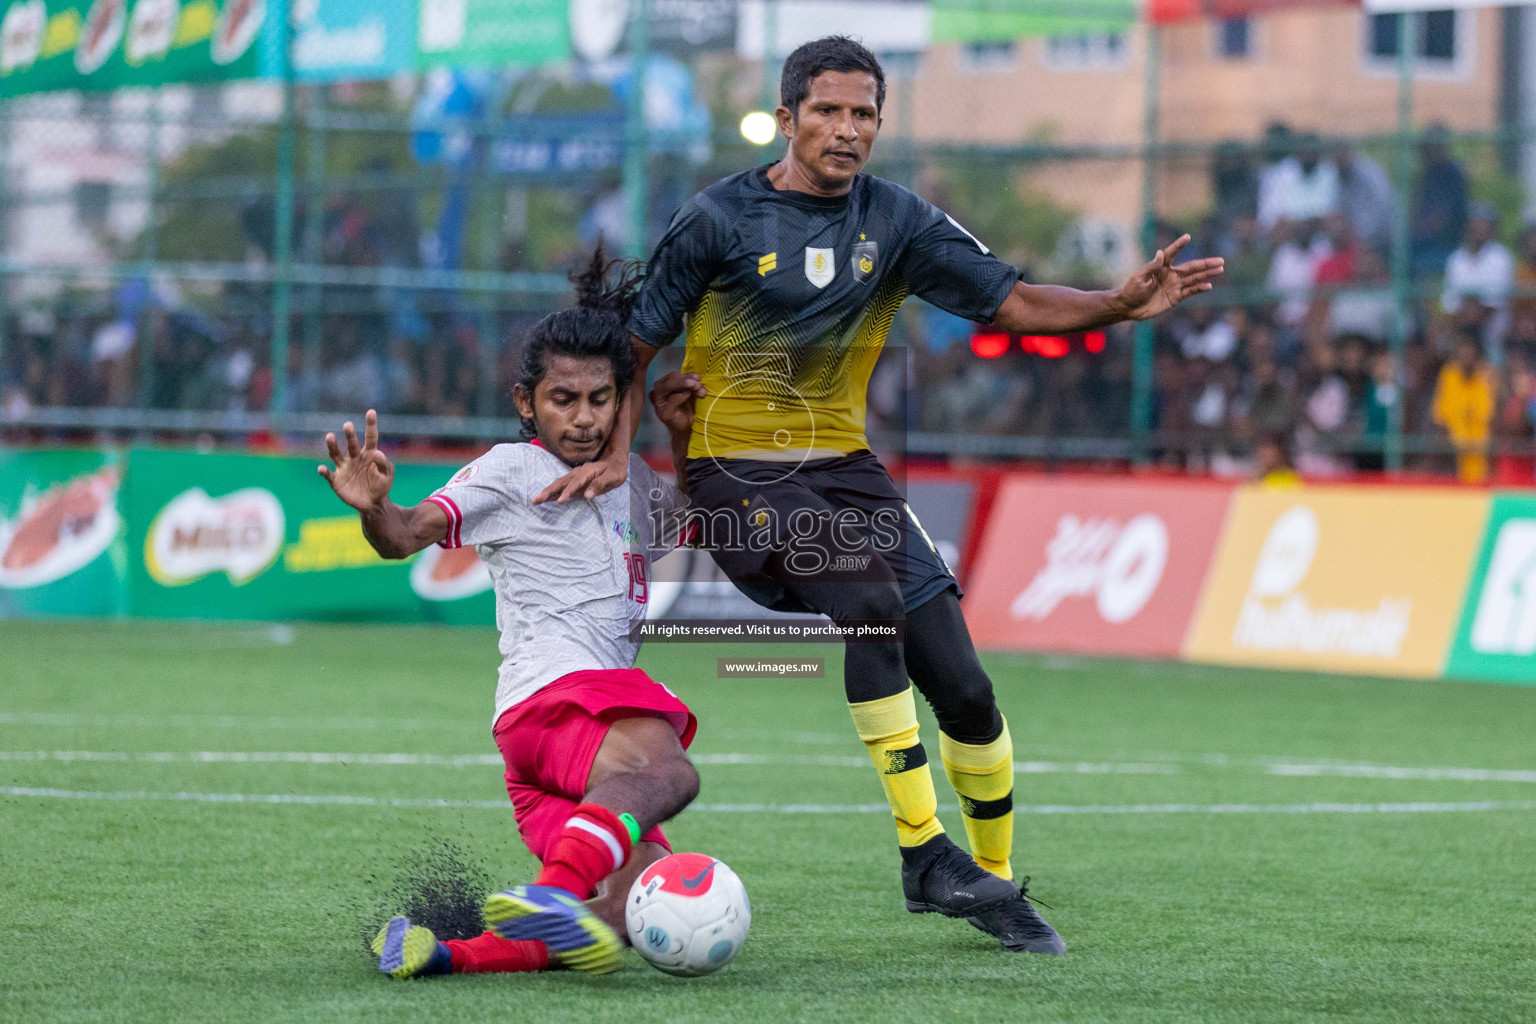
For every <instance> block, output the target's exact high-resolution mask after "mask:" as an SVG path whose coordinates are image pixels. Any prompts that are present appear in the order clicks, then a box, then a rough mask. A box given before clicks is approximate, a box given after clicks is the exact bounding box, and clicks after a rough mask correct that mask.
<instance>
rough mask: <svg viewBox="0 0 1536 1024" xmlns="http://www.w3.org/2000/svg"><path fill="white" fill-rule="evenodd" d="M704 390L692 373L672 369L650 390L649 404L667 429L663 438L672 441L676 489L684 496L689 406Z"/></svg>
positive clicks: (690, 426) (690, 428) (690, 432)
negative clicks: (666, 437) (666, 436)
mask: <svg viewBox="0 0 1536 1024" xmlns="http://www.w3.org/2000/svg"><path fill="white" fill-rule="evenodd" d="M706 394H708V391H706V390H705V388H704V385H703V384H702V383H701V382H700V381H699V375H698V374H696V373H678V372H677V371H676V370H673V371H672V372H671V373H668V374H665V375H664V376H663V377H662V378H661V379H660V380H658V381H657V382H656V386H655V387H654V388H652V389H651V405H653V406H655V408H656V417H657V418H658V419H659V420H661V422H662V425H663V426H665V427H666V428H667V435H668V436H669V437H670V438H671V441H672V468H673V469H674V470H676V471H677V487H678V490H680V491H682V492H683V493H684V494H687V493H688V483H687V481H688V474H687V472H686V471H685V467H686V465H687V462H688V441H689V438H690V437H692V435H693V407H694V403H696V402H697V401H698V400H699V399H700V398H703V397H704V396H705V395H706Z"/></svg>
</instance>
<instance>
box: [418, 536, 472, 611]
mask: <svg viewBox="0 0 1536 1024" xmlns="http://www.w3.org/2000/svg"><path fill="white" fill-rule="evenodd" d="M490 589H491V573H490V570H489V569H487V568H486V567H485V563H484V562H482V561H480V556H479V555H477V554H476V553H475V549H474V548H472V547H464V548H440V547H438V546H437V545H436V544H434V545H432V546H431V547H429V548H426V549H425V550H423V551H422V552H421V554H419V555H417V556H416V561H415V563H414V564H412V566H411V590H412V591H414V592H415V594H416V596H417V597H419V598H421V599H422V600H424V601H459V600H462V599H463V598H466V597H473V596H474V595H476V594H483V593H485V592H486V591H487V590H490Z"/></svg>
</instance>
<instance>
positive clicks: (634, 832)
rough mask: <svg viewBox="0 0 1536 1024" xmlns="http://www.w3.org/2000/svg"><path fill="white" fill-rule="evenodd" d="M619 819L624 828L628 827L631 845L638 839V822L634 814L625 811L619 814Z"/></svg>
mask: <svg viewBox="0 0 1536 1024" xmlns="http://www.w3.org/2000/svg"><path fill="white" fill-rule="evenodd" d="M619 820H620V821H622V822H623V823H624V827H625V828H627V829H629V843H630V845H631V846H633V845H634V844H635V843H638V842H639V841H640V823H639V822H638V821H636V820H635V816H634V815H633V814H630V813H629V812H628V811H625V812H624V813H623V814H621V815H619Z"/></svg>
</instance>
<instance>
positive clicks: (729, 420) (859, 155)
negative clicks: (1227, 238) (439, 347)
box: [536, 36, 1222, 953]
mask: <svg viewBox="0 0 1536 1024" xmlns="http://www.w3.org/2000/svg"><path fill="white" fill-rule="evenodd" d="M780 93H781V98H782V105H781V106H780V107H779V108H778V111H777V117H778V124H779V129H780V131H781V132H782V133H783V134H784V136H785V137H786V138H787V139H788V140H789V146H788V151H787V153H786V154H785V157H784V159H782V160H780V161H779V162H777V163H775V164H771V165H769V166H766V167H759V168H757V169H755V170H751V171H747V172H745V173H742V174H736V175H733V176H731V177H729V178H725V179H723V180H722V181H719V182H717V183H715V184H714V185H712V186H710V187H709V188H707V189H705V190H704V191H703V192H701V193H699V194H698V195H697V196H695V197H694V198H693V199H691V200H689V201H688V202H687V203H685V204H684V205H683V206H682V208H681V209H679V210H678V211H677V213H676V214H675V215H674V216H673V218H672V223H671V225H670V226H669V227H668V229H667V232H666V234H665V236H664V237H663V238H662V239H661V242H660V243H659V244H658V246H657V248H656V252H655V254H654V255H653V256H652V258H651V261H650V265H649V269H648V271H647V275H646V281H645V287H644V291H643V293H642V295H641V298H640V302H639V304H638V305H637V306H636V307H635V311H634V313H633V315H632V316H631V318H630V321H629V328H630V332H631V334H632V335H633V341H634V346H635V351H636V355H637V357H638V361H639V365H640V368H641V370H640V372H639V373H638V374H637V377H636V380H637V382H638V381H643V380H644V367H645V366H646V365H647V364H648V363H649V362H650V360H651V359H652V358H653V357H654V356H655V354H656V353H657V352H658V351H659V350H660V348H661V347H662V346H665V345H668V344H671V343H672V341H673V340H674V339H675V338H676V337H677V335H678V333H679V331H680V330H682V329H683V328H684V323H685V321H686V335H687V349H686V353H685V358H684V363H683V372H684V374H685V375H687V376H688V377H689V380H690V382H691V383H692V386H693V388H694V390H695V393H696V395H697V398H696V408H695V411H694V426H693V435H692V439H691V442H690V447H689V452H688V455H689V459H688V462H687V474H688V490H689V493H690V495H691V496H692V499H693V502H694V504H695V506H696V507H697V508H699V509H700V510H701V511H703V512H706V513H707V514H708V515H707V518H706V519H705V521H704V524H703V525H704V526H705V527H706V530H705V535H706V536H705V543H706V546H708V547H709V548H710V550H711V551H712V553H713V555H714V558H715V560H716V561H717V562H718V564H719V565H720V566H721V568H722V569H723V570H724V571H725V572H726V574H727V575H729V576H730V577H731V579H732V580H733V581H734V582H735V583H736V584H737V586H738V587H739V588H740V589H741V590H742V591H743V592H745V593H746V594H747V595H748V596H750V597H752V598H753V599H754V600H755V601H757V602H758V603H760V604H762V605H765V606H767V607H770V608H774V609H780V610H798V611H806V610H810V611H815V612H820V613H823V614H825V615H827V616H829V617H830V618H831V619H832V620H833V621H835V622H839V623H845V624H846V623H858V622H861V621H869V620H881V621H894V620H903V619H904V620H905V630H904V636H903V637H902V638H901V639H900V640H891V641H887V642H857V643H854V642H850V643H848V644H847V645H846V657H845V666H844V677H845V688H846V692H847V699H848V703H849V707H850V709H851V711H852V714H853V720H854V725H855V727H856V729H857V730H858V734H859V738H860V739H861V740H862V741H863V742H864V744H865V746H866V747H867V749H868V750H869V753H870V756H871V758H872V760H873V761H874V763H875V766H876V768H877V770H878V771H879V772H880V779H881V782H882V784H883V785H884V788H885V792H886V797H887V799H888V800H889V802H890V805H891V810H892V812H893V814H894V815H895V818H896V830H897V840H898V843H899V845H900V848H901V858H902V870H901V877H902V888H903V890H904V892H905V894H906V899H907V908H908V909H909V910H912V911H914V912H919V913H921V912H929V911H934V912H938V913H941V914H945V915H947V916H951V917H965V918H967V919H969V920H970V922H971V923H972V924H973V925H975V926H976V927H978V928H980V929H982V930H983V931H985V932H987V933H989V934H991V935H994V936H996V937H997V938H998V939H999V940H1001V942H1002V944H1003V947H1004V948H1005V949H1008V950H1012V951H1027V952H1036V953H1061V952H1064V951H1065V949H1066V947H1065V945H1064V944H1063V943H1062V941H1061V938H1060V936H1058V935H1057V934H1056V932H1055V930H1054V929H1053V928H1051V926H1050V925H1049V924H1047V923H1046V922H1045V921H1044V920H1042V919H1041V918H1040V916H1039V915H1038V914H1037V913H1036V912H1035V910H1034V908H1033V906H1032V904H1031V902H1030V900H1029V899H1028V898H1027V897H1026V896H1025V894H1024V891H1023V888H1022V887H1019V888H1017V889H1016V888H1014V886H1013V883H1012V881H1011V879H1012V867H1011V864H1010V853H1011V847H1012V841H1013V811H1012V807H1013V748H1012V743H1011V740H1010V739H1009V735H1008V726H1007V723H1006V722H1005V721H1004V720H1003V716H1002V714H1001V713H1000V712H999V711H998V708H997V703H996V701H995V700H994V699H993V694H992V684H991V681H990V680H989V679H988V678H987V675H986V672H985V671H984V670H983V669H982V667H981V663H980V662H979V661H978V659H977V657H976V652H975V650H974V648H973V647H972V644H971V640H970V635H969V633H968V631H967V629H966V625H965V620H964V618H963V617H962V615H961V612H960V603H959V596H960V588H959V586H958V585H957V583H956V582H955V578H954V575H953V574H952V573H951V572H950V569H949V567H948V566H947V565H945V563H944V560H943V559H942V558H941V557H940V556H939V554H938V551H937V550H936V549H935V547H934V546H933V544H932V543H931V542H930V541H929V539H928V537H927V534H926V533H924V532H923V530H922V527H921V525H920V524H919V523H918V522H917V520H916V518H915V517H914V516H913V515H912V513H911V510H910V509H909V508H908V507H907V505H906V503H905V502H904V501H903V500H902V498H901V495H900V492H898V491H897V489H896V487H895V486H894V484H893V483H892V481H891V478H890V476H889V475H888V474H887V473H886V471H885V469H884V467H882V466H881V464H880V463H879V461H878V460H877V459H876V458H875V457H874V455H873V454H871V452H870V451H869V444H868V441H867V440H866V439H865V436H864V409H865V387H866V385H867V383H868V381H869V376H870V372H871V370H872V369H873V367H874V364H875V360H876V357H877V356H878V355H879V352H880V348H881V346H882V344H883V343H884V341H885V336H886V332H887V331H888V330H889V328H890V326H891V321H892V320H893V318H894V317H895V315H896V310H897V309H898V308H899V307H900V306H901V304H902V302H903V301H904V300H905V299H906V298H907V296H908V295H917V296H920V297H922V298H923V299H926V300H927V301H928V302H931V303H933V304H934V305H936V306H938V307H940V308H941V309H946V310H948V311H949V312H951V313H954V314H956V315H958V316H962V317H965V318H967V319H970V320H977V321H984V322H990V323H993V324H996V325H997V326H998V327H1000V328H1002V329H1003V330H1006V331H1010V332H1013V333H1018V334H1066V333H1072V332H1077V331H1085V330H1090V329H1093V328H1097V327H1103V326H1106V325H1108V324H1113V323H1117V322H1119V321H1123V320H1144V319H1147V318H1148V317H1152V316H1156V315H1157V314H1159V313H1162V312H1164V311H1166V310H1168V309H1170V308H1171V307H1173V306H1174V305H1176V304H1178V303H1179V302H1180V301H1182V300H1183V299H1185V298H1187V297H1189V296H1190V295H1193V294H1196V293H1198V292H1203V291H1207V290H1209V289H1210V287H1211V282H1212V279H1213V278H1214V277H1215V276H1216V275H1218V274H1220V273H1221V271H1222V263H1221V261H1220V260H1219V259H1206V260H1194V261H1191V262H1188V263H1184V264H1182V265H1177V266H1176V265H1174V263H1173V259H1174V257H1175V256H1176V255H1177V254H1178V252H1179V250H1180V249H1182V248H1183V247H1184V245H1185V243H1186V242H1187V241H1188V238H1187V236H1186V237H1185V238H1181V239H1179V240H1178V241H1176V242H1174V243H1173V244H1172V245H1170V246H1169V247H1168V248H1167V249H1165V250H1162V251H1160V252H1158V253H1157V255H1156V256H1155V257H1154V258H1153V259H1152V261H1151V262H1149V263H1148V264H1147V265H1146V266H1144V267H1142V268H1141V269H1140V270H1138V271H1137V272H1136V273H1135V274H1134V275H1132V277H1131V278H1130V280H1129V281H1127V282H1126V283H1125V284H1124V285H1123V286H1121V287H1120V288H1119V289H1115V290H1111V291H1097V292H1095V291H1078V290H1076V289H1072V288H1061V287H1052V286H1047V285H1032V284H1026V283H1024V282H1023V281H1021V280H1020V275H1019V272H1018V271H1017V270H1016V269H1014V268H1013V267H1011V266H1009V265H1008V264H1007V263H1004V262H1003V261H1001V260H999V259H998V258H997V257H995V256H994V255H993V254H992V253H991V252H990V251H989V250H988V249H987V247H986V246H985V245H983V244H982V243H981V242H979V241H978V240H977V239H976V238H974V237H973V236H972V235H971V234H970V233H969V232H967V231H966V230H965V229H964V228H963V227H961V226H960V225H959V224H958V223H956V221H955V220H954V219H953V218H951V217H949V216H947V215H946V214H945V213H944V212H943V211H941V210H939V209H937V208H936V207H934V206H933V205H932V204H930V203H928V202H926V201H924V200H923V199H921V198H919V197H918V196H916V195H914V194H913V193H911V192H909V191H907V190H906V189H904V188H901V187H900V186H897V185H894V184H892V183H890V182H887V181H883V180H881V179H879V178H875V177H871V176H869V175H866V174H861V173H860V169H861V168H862V167H863V165H864V163H865V161H866V160H867V159H868V158H869V154H870V148H871V146H872V145H873V143H874V140H875V135H876V133H877V132H878V130H879V127H880V110H881V106H882V103H883V101H884V99H885V78H884V74H883V72H882V70H881V68H880V64H879V62H878V61H877V60H876V59H875V57H874V55H873V54H871V53H870V52H869V51H868V50H866V49H865V48H864V47H863V46H861V45H860V44H859V43H857V42H855V41H853V40H851V39H847V38H844V37H839V36H831V37H827V38H824V39H819V40H816V41H814V42H810V43H806V44H805V45H804V46H801V47H800V48H799V49H797V50H795V52H794V53H792V54H791V55H790V56H789V59H788V60H787V61H785V64H784V71H783V78H782V80H781V83H780ZM625 401H626V403H627V408H626V412H627V413H628V416H627V417H626V418H625V420H624V423H623V427H622V429H624V430H625V431H627V432H625V433H622V434H621V433H619V431H618V430H616V431H615V443H614V445H613V448H612V450H611V451H610V453H609V455H608V457H606V458H605V459H602V460H599V461H597V462H594V463H591V464H589V465H587V466H583V467H579V468H577V469H575V470H573V471H572V472H571V473H570V474H568V475H567V476H566V477H564V478H562V479H560V480H557V481H555V482H554V483H553V484H551V485H550V486H549V487H548V488H547V489H546V490H545V491H544V492H543V493H542V494H541V495H539V496H538V498H537V499H536V500H539V501H544V500H555V501H562V502H563V501H568V500H570V499H572V498H575V497H587V498H591V497H594V496H596V495H597V494H599V493H602V492H604V491H606V490H608V489H609V488H612V487H614V486H617V485H618V484H619V483H621V482H623V480H624V479H625V473H626V465H627V463H626V458H627V454H628V451H629V443H628V442H629V440H630V439H631V438H632V437H633V435H634V430H635V428H636V427H637V426H638V423H639V415H640V405H641V399H640V395H639V394H638V393H636V392H634V391H632V392H631V393H630V394H629V395H628V396H627V397H626V399H625ZM818 553H820V556H818ZM828 553H830V554H831V556H832V557H830V558H829V557H824V556H825V555H826V554H828ZM909 678H910V680H911V682H912V683H915V684H916V685H917V688H918V690H919V691H920V692H921V693H922V694H923V696H924V698H925V699H926V700H927V701H928V703H929V704H930V705H931V706H932V708H933V712H934V716H935V717H936V718H937V719H938V722H939V727H940V733H939V752H940V755H941V759H942V761H943V763H944V768H945V772H946V773H947V775H948V776H949V780H950V782H951V784H952V785H953V786H954V789H955V792H956V793H957V794H958V795H959V797H960V807H961V813H962V816H963V818H964V822H965V829H966V834H967V837H968V839H969V841H970V847H971V851H972V855H973V856H974V860H973V859H972V857H971V856H967V855H966V854H965V853H964V851H963V850H961V849H960V848H959V847H958V846H956V845H955V844H954V843H953V842H952V841H951V840H950V839H949V838H948V836H946V835H945V834H944V829H943V827H942V826H941V825H940V824H939V821H938V819H937V818H936V817H935V808H936V798H935V794H934V788H933V780H932V776H931V774H930V772H929V768H928V758H927V754H926V753H925V751H924V749H923V746H922V744H921V742H920V741H919V739H918V723H917V712H916V706H915V704H914V701H913V698H912V692H911V685H910V684H909V682H908V680H909Z"/></svg>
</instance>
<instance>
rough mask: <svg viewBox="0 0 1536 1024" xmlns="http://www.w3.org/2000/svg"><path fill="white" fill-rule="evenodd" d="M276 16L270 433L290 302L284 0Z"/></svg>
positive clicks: (277, 423) (291, 90) (278, 426)
mask: <svg viewBox="0 0 1536 1024" xmlns="http://www.w3.org/2000/svg"><path fill="white" fill-rule="evenodd" d="M273 7H274V11H273V16H274V17H276V18H277V19H278V25H279V26H280V28H279V31H280V32H281V37H280V38H281V42H280V43H279V45H278V48H277V51H278V57H277V60H278V73H279V75H280V76H281V78H282V83H283V112H282V117H281V120H280V122H279V124H278V130H277V189H276V196H275V199H274V204H273V205H274V207H275V209H274V210H273V225H272V250H273V252H272V255H273V260H274V262H275V263H276V271H277V273H276V276H275V278H274V279H273V282H272V368H271V369H272V401H271V404H270V405H269V407H268V411H269V412H270V413H271V416H272V435H273V439H274V440H276V439H277V438H278V437H280V436H281V432H282V418H283V414H284V413H285V412H287V410H288V313H289V310H290V309H291V308H292V305H293V295H292V292H293V151H294V145H293V136H294V124H293V120H294V99H295V94H296V91H297V90H296V89H295V86H294V80H293V18H292V17H291V14H290V4H289V0H275V2H274V4H273Z"/></svg>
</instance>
